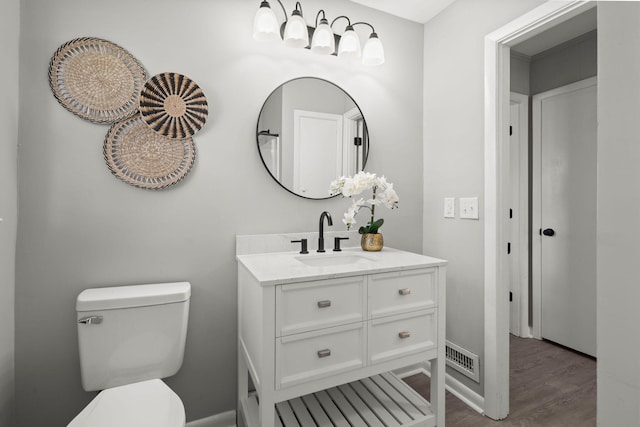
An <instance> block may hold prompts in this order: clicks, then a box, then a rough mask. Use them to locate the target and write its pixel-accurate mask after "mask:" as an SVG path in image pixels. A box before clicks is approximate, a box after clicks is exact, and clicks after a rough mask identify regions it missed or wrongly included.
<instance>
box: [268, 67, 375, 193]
mask: <svg viewBox="0 0 640 427" xmlns="http://www.w3.org/2000/svg"><path fill="white" fill-rule="evenodd" d="M273 135H275V137H274V136H273ZM257 141H258V150H259V153H260V156H261V159H262V162H263V163H264V166H265V168H266V169H267V170H268V171H269V174H270V175H271V176H272V177H273V178H274V179H275V180H276V181H277V182H278V183H279V184H280V185H281V186H282V187H284V188H285V189H287V190H288V191H290V192H292V193H294V194H297V195H299V196H301V197H305V198H310V199H325V198H328V197H329V193H328V189H329V185H330V183H331V182H332V181H333V180H335V179H336V178H339V177H340V176H343V175H353V174H355V173H357V172H358V171H361V170H363V169H364V166H365V164H366V160H367V156H368V151H369V138H368V132H367V125H366V122H365V119H364V116H363V115H362V112H361V111H360V109H359V108H358V106H357V105H356V103H355V102H354V100H353V99H352V98H351V97H350V96H349V95H348V94H347V93H346V92H344V91H343V90H342V89H341V88H340V87H338V86H336V85H335V84H333V83H330V82H328V81H326V80H322V79H317V78H311V77H303V78H299V79H294V80H291V81H288V82H286V83H284V84H282V85H281V86H279V87H278V88H276V89H275V90H274V91H273V92H272V93H271V94H270V95H269V97H268V98H267V100H266V101H265V103H264V106H263V107H262V110H261V111H260V116H259V118H258V128H257Z"/></svg>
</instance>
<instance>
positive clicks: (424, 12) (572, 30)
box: [351, 0, 597, 56]
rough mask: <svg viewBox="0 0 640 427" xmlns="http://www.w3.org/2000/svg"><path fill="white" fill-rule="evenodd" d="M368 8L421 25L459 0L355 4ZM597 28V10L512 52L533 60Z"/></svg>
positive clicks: (387, 0)
mask: <svg viewBox="0 0 640 427" xmlns="http://www.w3.org/2000/svg"><path fill="white" fill-rule="evenodd" d="M351 1H352V2H354V3H358V4H361V5H364V6H368V7H370V8H373V9H377V10H380V11H382V12H386V13H389V14H391V15H396V16H399V17H401V18H405V19H408V20H410V21H415V22H418V23H421V24H424V23H426V22H427V21H429V20H430V19H431V18H433V17H434V16H436V15H437V14H439V13H440V12H442V11H443V10H444V9H446V8H447V7H448V6H449V5H451V4H452V3H453V2H455V1H456V0H351ZM596 28H597V13H596V8H592V9H590V10H588V11H587V12H585V13H583V14H580V15H578V16H576V17H574V18H572V19H569V20H568V21H566V22H564V23H562V24H561V25H558V26H556V27H553V28H550V29H549V30H547V31H545V32H544V33H542V34H539V35H537V36H535V37H533V38H531V39H529V40H525V41H524V42H522V43H519V44H518V45H516V46H513V47H512V49H513V50H515V51H517V52H520V53H522V54H524V55H527V56H533V55H535V54H537V53H540V52H543V51H545V50H547V49H550V48H552V47H554V46H557V45H559V44H561V43H564V42H566V41H569V40H571V39H574V38H576V37H578V36H581V35H582V34H585V33H587V32H589V31H591V30H595V29H596Z"/></svg>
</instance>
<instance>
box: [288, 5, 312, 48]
mask: <svg viewBox="0 0 640 427" xmlns="http://www.w3.org/2000/svg"><path fill="white" fill-rule="evenodd" d="M284 44H285V45H287V46H289V47H307V46H308V45H309V31H308V30H307V23H306V22H304V19H303V18H302V14H300V12H299V11H298V10H294V11H293V13H292V14H291V18H289V20H288V21H287V25H286V26H285V27H284Z"/></svg>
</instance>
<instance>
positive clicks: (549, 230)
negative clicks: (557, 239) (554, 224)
mask: <svg viewBox="0 0 640 427" xmlns="http://www.w3.org/2000/svg"><path fill="white" fill-rule="evenodd" d="M542 234H544V235H545V236H553V235H554V234H556V232H555V231H553V228H545V229H544V230H542Z"/></svg>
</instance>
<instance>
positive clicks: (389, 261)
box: [236, 247, 447, 286]
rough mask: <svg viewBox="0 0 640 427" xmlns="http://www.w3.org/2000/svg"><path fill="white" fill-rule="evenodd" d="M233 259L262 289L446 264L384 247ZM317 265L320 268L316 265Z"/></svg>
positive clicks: (286, 253)
mask: <svg viewBox="0 0 640 427" xmlns="http://www.w3.org/2000/svg"><path fill="white" fill-rule="evenodd" d="M236 259H237V260H238V262H239V263H240V264H241V265H243V266H244V267H245V268H246V269H247V270H248V271H249V272H250V273H251V274H252V275H253V276H254V277H255V278H256V280H257V281H258V282H259V283H260V284H261V285H262V286H271V285H276V284H284V283H293V282H306V281H311V280H319V279H331V278H338V277H349V276H357V275H361V274H372V273H384V272H392V271H401V270H412V269H417V268H427V267H436V266H443V265H446V264H447V261H445V260H441V259H437V258H432V257H428V256H424V255H419V254H416V253H412V252H407V251H402V250H398V249H393V248H388V247H385V248H383V249H382V251H380V252H365V251H363V250H362V249H360V248H357V247H352V248H346V249H344V250H343V251H342V252H333V251H331V250H327V252H325V253H317V252H315V251H309V253H308V254H300V253H299V252H297V251H289V252H271V253H259V254H246V255H237V256H236ZM317 264H320V265H317Z"/></svg>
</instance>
